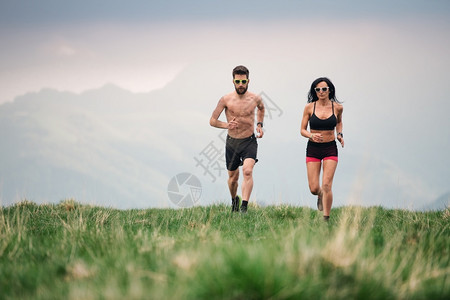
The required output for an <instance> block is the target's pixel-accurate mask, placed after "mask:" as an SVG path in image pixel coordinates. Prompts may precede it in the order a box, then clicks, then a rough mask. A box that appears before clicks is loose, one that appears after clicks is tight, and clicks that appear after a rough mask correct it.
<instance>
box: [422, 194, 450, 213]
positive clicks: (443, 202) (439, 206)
mask: <svg viewBox="0 0 450 300" xmlns="http://www.w3.org/2000/svg"><path fill="white" fill-rule="evenodd" d="M446 208H450V192H449V193H445V194H444V195H442V196H440V197H439V198H437V199H436V200H435V201H433V202H431V203H430V204H427V205H424V207H423V208H422V210H425V211H430V210H443V209H446Z"/></svg>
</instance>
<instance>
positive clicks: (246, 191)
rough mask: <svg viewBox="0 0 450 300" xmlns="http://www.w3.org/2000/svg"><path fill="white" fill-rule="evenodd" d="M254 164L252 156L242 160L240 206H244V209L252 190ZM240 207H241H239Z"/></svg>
mask: <svg viewBox="0 0 450 300" xmlns="http://www.w3.org/2000/svg"><path fill="white" fill-rule="evenodd" d="M254 166H255V160H254V159H253V158H247V159H245V160H244V165H243V166H242V174H243V175H244V179H243V181H242V206H245V209H243V210H246V208H247V203H248V200H250V195H251V193H252V190H253V167H254ZM241 208H242V207H241Z"/></svg>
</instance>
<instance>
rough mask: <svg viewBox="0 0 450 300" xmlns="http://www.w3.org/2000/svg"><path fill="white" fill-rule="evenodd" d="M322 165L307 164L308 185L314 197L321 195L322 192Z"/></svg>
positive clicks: (319, 163)
mask: <svg viewBox="0 0 450 300" xmlns="http://www.w3.org/2000/svg"><path fill="white" fill-rule="evenodd" d="M321 166H322V163H321V162H320V161H318V162H307V163H306V172H307V174H308V184H309V190H310V191H311V194H313V195H319V194H320V193H321V191H320V182H319V180H320V167H321Z"/></svg>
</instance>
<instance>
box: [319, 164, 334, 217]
mask: <svg viewBox="0 0 450 300" xmlns="http://www.w3.org/2000/svg"><path fill="white" fill-rule="evenodd" d="M337 163H338V162H337V161H335V160H333V159H326V160H324V161H323V175H322V189H321V191H322V194H323V195H322V202H323V215H324V216H329V215H330V211H331V205H332V204H333V191H332V187H333V178H334V173H335V171H336V167H337Z"/></svg>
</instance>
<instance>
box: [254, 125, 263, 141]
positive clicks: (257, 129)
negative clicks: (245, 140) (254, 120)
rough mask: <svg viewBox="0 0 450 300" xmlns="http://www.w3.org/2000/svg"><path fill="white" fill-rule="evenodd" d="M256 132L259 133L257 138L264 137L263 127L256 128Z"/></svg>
mask: <svg viewBox="0 0 450 300" xmlns="http://www.w3.org/2000/svg"><path fill="white" fill-rule="evenodd" d="M256 132H257V133H258V134H257V135H256V137H257V138H262V137H263V135H264V130H263V129H262V127H261V126H256Z"/></svg>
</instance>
